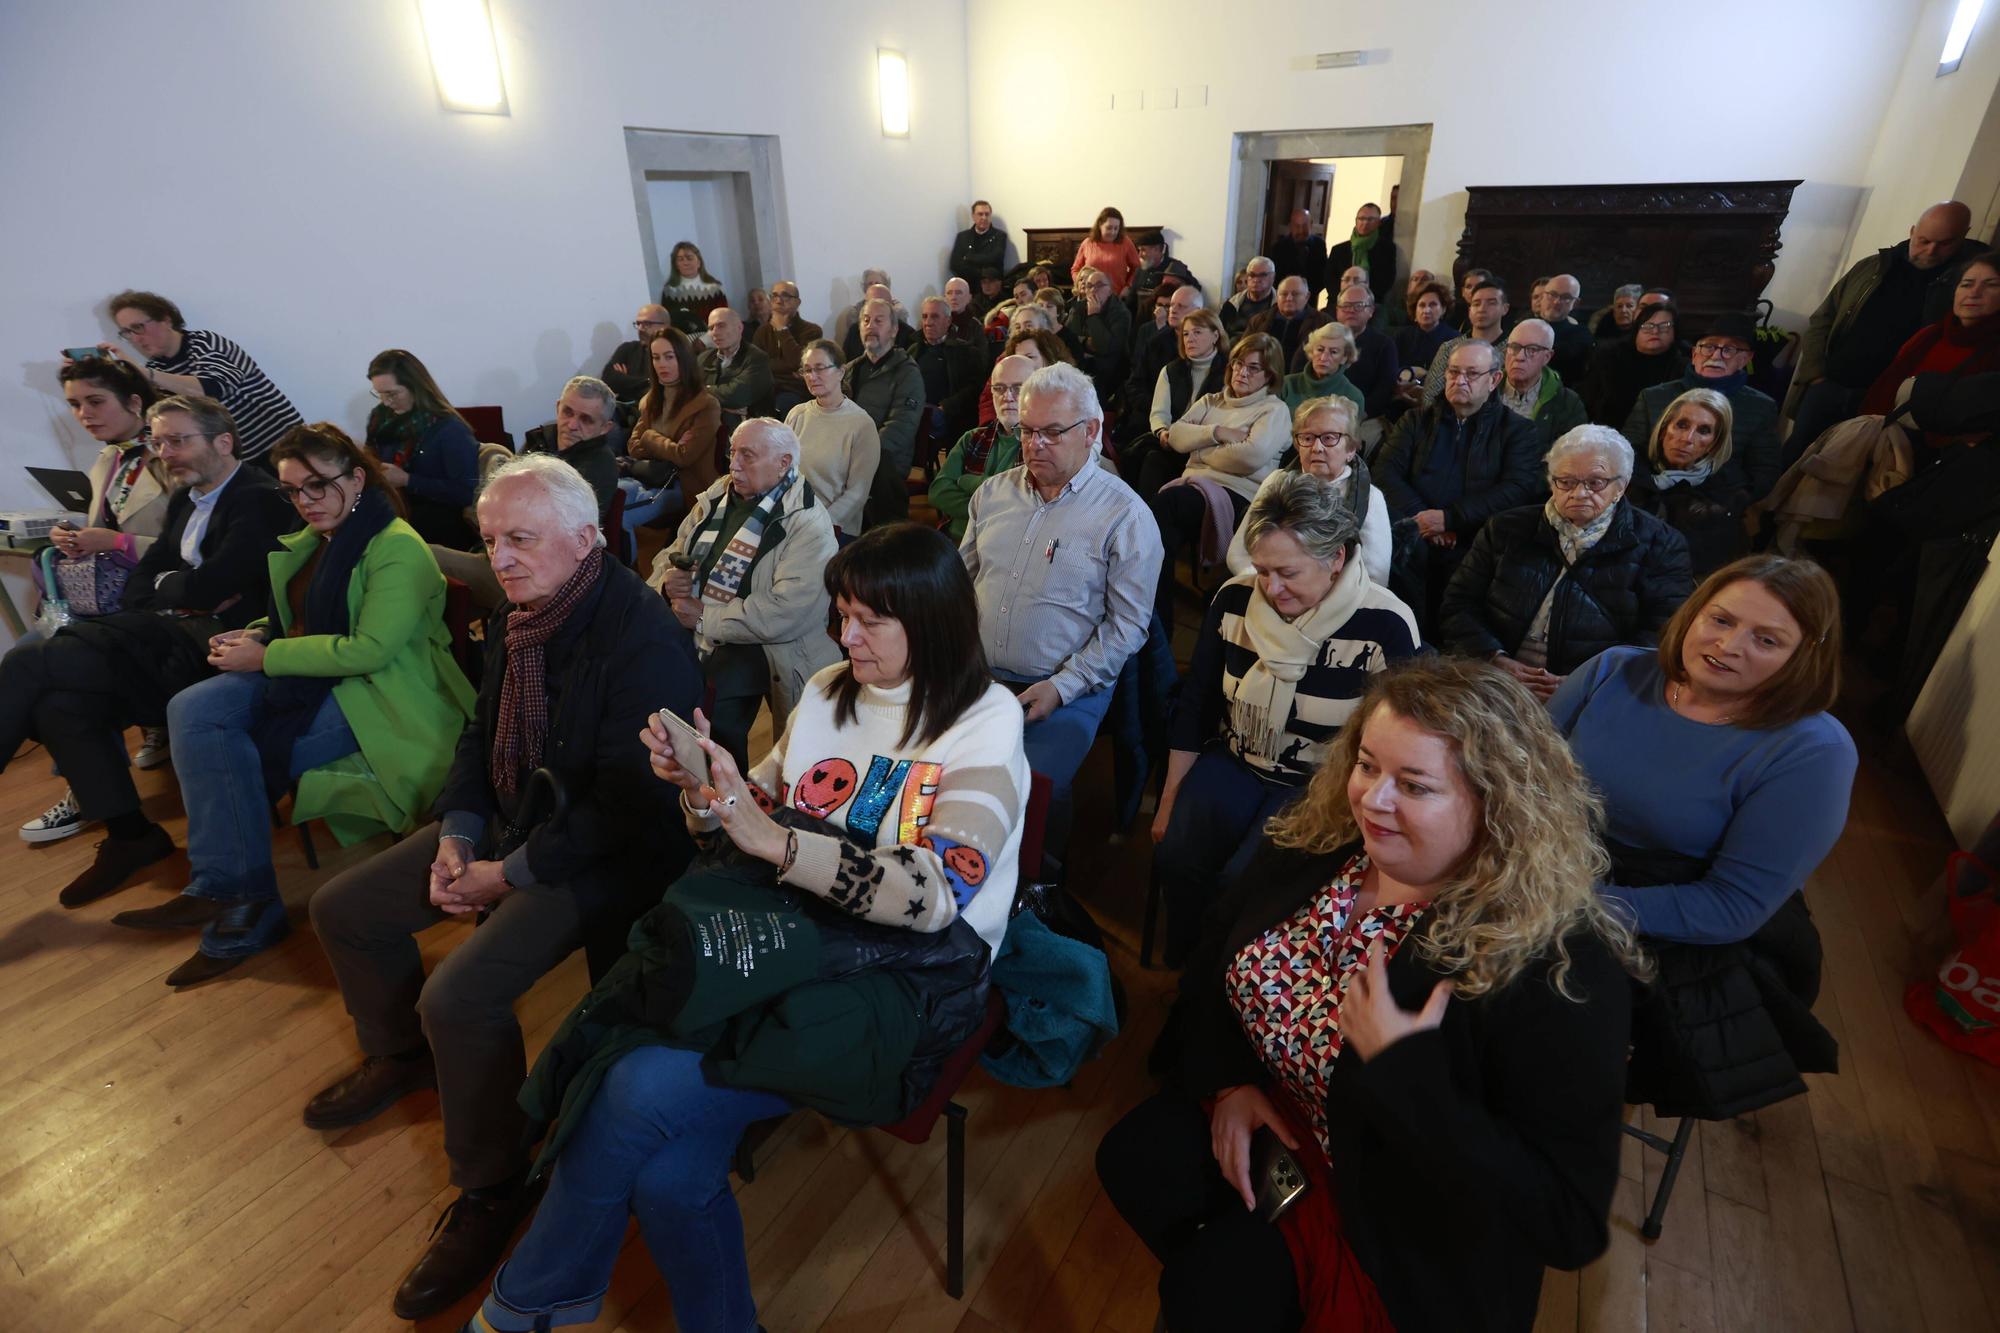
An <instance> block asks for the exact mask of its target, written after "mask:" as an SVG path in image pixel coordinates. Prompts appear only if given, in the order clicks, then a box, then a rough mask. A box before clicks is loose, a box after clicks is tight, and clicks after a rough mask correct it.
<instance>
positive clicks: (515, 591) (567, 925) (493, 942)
mask: <svg viewBox="0 0 2000 1333" xmlns="http://www.w3.org/2000/svg"><path fill="white" fill-rule="evenodd" d="M478 512H479V532H480V537H481V538H482V540H484V542H485V543H486V548H487V550H488V551H489V552H490V553H491V555H492V559H493V570H494V573H495V575H496V576H497V577H498V579H499V582H500V586H501V588H502V589H503V590H504V592H505V594H506V597H507V603H506V605H504V606H502V607H501V609H500V611H499V612H498V613H497V614H496V615H495V616H494V618H493V620H492V621H491V623H490V624H489V625H488V626H487V631H486V668H485V671H484V672H483V674H482V683H481V685H480V690H479V701H478V705H477V707H476V709H475V711H474V715H473V720H472V721H471V722H469V723H467V724H466V728H465V732H464V734H463V735H462V736H461V737H460V739H459V742H458V752H457V755H456V757H455V758H454V759H453V760H452V765H451V774H450V776H449V777H448V778H447V779H446V781H445V785H444V790H443V792H442V793H441V794H440V795H439V796H438V799H437V804H436V805H435V807H434V809H435V811H436V813H437V816H438V817H437V819H436V820H435V821H433V822H432V823H430V824H429V825H427V826H425V827H423V828H420V829H418V830H417V831H415V832H414V833H412V834H410V835H409V836H408V837H407V838H405V839H403V840H402V841H401V842H399V843H397V844H396V845H395V846H393V847H390V848H389V849H387V850H386V851H383V852H379V853H377V854H376V855H375V856H373V857H370V858H369V859H368V860H366V861H363V862H362V863H361V864H359V865H357V866H354V867H352V868H351V869H348V870H345V871H342V872H341V873H340V874H338V875H336V876H334V877H333V878H332V879H331V880H328V881H327V882H326V883H325V884H323V885H321V886H320V888H319V890H318V892H316V893H315V894H314V895H313V898H312V919H313V928H314V930H315V932H316V933H317V934H318V936H319V940H320V944H321V946H322V947H323V948H324V949H325V950H326V953H327V957H328V958H329V959H330V960H331V961H332V963H333V973H334V978H335V979H336V980H337V981H338V982H339V984H340V991H341V998H342V999H343V1000H344V1001H345V1003H346V1005H347V1012H348V1013H349V1014H350V1015H351V1016H352V1017H353V1019H354V1028H355V1035H356V1037H357V1039H358V1040H359V1042H360V1046H361V1053H362V1057H363V1058H362V1061H361V1063H360V1065H359V1067H357V1068H355V1069H353V1070H351V1071H350V1072H349V1073H347V1074H346V1075H345V1076H343V1077H342V1078H341V1079H339V1080H338V1081H337V1082H335V1083H333V1084H331V1085H329V1086H328V1087H326V1088H324V1089H322V1090H321V1091H320V1092H319V1093H317V1094H316V1095H315V1096H314V1097H313V1098H312V1099H311V1100H310V1101H309V1102H307V1103H306V1108H305V1122H306V1124H307V1125H308V1126H309V1127H311V1128H313V1129H321V1130H338V1129H344V1128H346V1127H348V1126H351V1125H358V1124H361V1123H362V1122H363V1121H366V1120H370V1119H373V1118H374V1117H375V1116H377V1115H379V1114H381V1113H382V1112H383V1111H386V1110H388V1109H389V1107H391V1106H392V1105H394V1104H395V1103H396V1102H397V1101H398V1100H400V1099H401V1098H402V1097H404V1096H405V1095H407V1094H409V1093H412V1092H416V1091H418V1090H420V1089H425V1088H432V1087H435V1088H436V1089H437V1093H438V1102H439V1105H440V1108H441V1109H442V1111H443V1115H444V1151H445V1156H446V1157H448V1158H449V1159H450V1162H451V1181H452V1183H453V1184H454V1185H456V1186H457V1187H458V1188H459V1189H460V1190H461V1191H462V1193H461V1194H460V1195H459V1197H458V1199H457V1200H456V1201H455V1202H454V1203H453V1204H452V1205H451V1207H450V1208H448V1209H447V1210H446V1211H445V1215H444V1219H443V1221H442V1223H441V1225H440V1227H439V1228H438V1229H437V1230H436V1232H435V1233H434V1235H433V1237H432V1239H431V1241H430V1244H429V1247H428V1249H427V1250H426V1251H425V1253H424V1255H423V1257H422V1258H421V1259H420V1260H418V1262H417V1264H416V1266H415V1267H414V1268H412V1269H411V1270H410V1272H409V1274H408V1276H406V1277H405V1278H404V1279H403V1282H402V1285H401V1287H400V1288H399V1289H398V1290H397V1292H396V1298H395V1310H396V1314H397V1315H398V1316H399V1317H401V1318H404V1319H423V1318H427V1317H429V1316H431V1315H435V1314H438V1313H440V1312H442V1311H443V1310H445V1309H446V1308H447V1307H449V1306H450V1305H452V1304H453V1303H454V1302H456V1301H457V1300H458V1299H459V1298H460V1297H462V1296H463V1295H465V1293H467V1292H468V1291H471V1290H472V1289H473V1288H474V1287H475V1286H477V1285H478V1284H479V1283H480V1282H482V1281H484V1280H485V1278H486V1275H487V1274H488V1273H489V1272H491V1271H492V1268H493V1266H494V1264H495V1263H497V1262H498V1261H499V1258H500V1252H501V1250H502V1249H503V1248H504V1247H505V1246H506V1243H507V1240H508V1238H509V1237H510V1236H512V1235H513V1233H514V1229H515V1227H516V1226H517V1225H518V1224H519V1223H520V1221H521V1219H522V1217H524V1216H525V1215H526V1213H527V1212H528V1210H529V1209H530V1208H531V1207H532V1206H533V1203H534V1195H533V1193H532V1192H531V1191H530V1190H528V1189H527V1188H526V1182H527V1173H528V1164H529V1163H528V1157H527V1153H526V1149H525V1146H524V1144H523V1142H522V1137H523V1131H524V1129H525V1119H524V1116H523V1114H522V1111H521V1108H520V1106H519V1104H518V1103H517V1102H516V1101H515V1099H514V1095H515V1093H516V1092H518V1091H519V1090H520V1086H521V1081H522V1078H523V1077H524V1076H525V1073H526V1069H525V1053H524V1051H523V1048H522V1039H521V1026H520V1023H519V1022H518V1021H517V1020H516V1019H515V1017H514V1002H515V1001H516V1000H518V999H519V998H520V997H521V996H522V995H523V994H524V993H525V992H526V991H527V990H528V988H529V987H530V986H532V985H534V983H535V982H536V981H537V980H538V979H539V978H540V977H541V976H542V975H543V974H544V973H546V972H548V971H549V970H550V969H552V968H553V967H555V966H556V964H558V963H560V962H562V960H563V959H564V958H566V957H568V956H569V954H570V953H571V952H572V951H573V950H575V949H577V948H578V947H583V948H584V949H585V950H586V953H587V956H588V957H589V959H590V963H591V971H592V973H593V975H596V974H599V973H601V972H603V971H604V970H605V969H607V968H608V967H609V966H610V964H611V963H612V962H614V961H616V959H617V958H618V957H619V955H620V954H622V953H623V952H624V947H625V935H626V932H627V931H628V930H629V929H630V927H631V923H632V922H633V921H634V920H635V919H636V918H637V917H638V916H639V914H640V913H642V912H643V911H645V910H646V908H648V907H650V906H651V905H652V903H653V901H655V900H657V898H658V896H659V886H660V885H661V884H662V883H665V882H668V881H670V880H671V879H672V878H673V877H674V876H675V875H676V874H678V873H679V870H680V867H681V866H682V865H683V864H684V863H685V862H686V861H687V859H688V857H689V856H690V854H691V853H692V850H693V849H692V846H691V844H690V843H689V841H688V838H687V835H686V833H685V831H684V821H683V820H682V819H681V818H679V815H678V812H677V811H676V810H675V808H674V802H673V789H672V788H670V787H666V786H664V784H662V783H659V782H655V781H653V780H651V778H650V777H649V776H648V775H649V773H650V769H649V767H648V760H647V753H646V748H645V747H644V746H643V745H640V744H639V743H638V735H639V732H640V731H641V730H642V729H643V728H644V727H645V726H646V725H647V718H648V717H649V715H650V714H652V713H653V712H654V711H655V710H657V709H660V708H671V709H673V710H674V711H676V712H678V713H680V714H682V715H683V716H692V715H693V711H694V709H695V707H696V705H697V704H698V703H699V702H700V699H701V673H700V671H699V669H698V668H697V667H696V665H695V659H694V651H693V647H692V645H691V644H690V643H689V641H688V635H687V631H686V630H685V629H683V628H682V627H681V626H680V625H678V624H676V623H675V621H674V617H673V615H672V613H671V611H670V610H669V608H668V606H667V604H666V603H665V602H663V601H661V600H660V598H659V597H657V596H655V595H654V594H653V593H652V592H651V591H650V590H648V589H647V587H646V585H645V584H644V583H643V582H642V581H641V580H640V579H639V576H638V575H636V574H634V573H632V572H631V571H630V570H628V569H626V568H625V567H624V566H623V565H620V564H619V563H618V562H617V561H616V560H612V559H609V558H607V556H606V553H605V549H604V538H603V535H602V534H601V533H600V532H599V531H598V527H597V499H596V497H595V496H594V495H592V494H591V491H590V487H589V486H588V485H586V484H585V482H584V480H583V478H582V477H580V476H578V475H577V473H576V472H575V471H574V470H573V469H571V468H570V467H569V466H568V465H567V464H565V463H563V462H562V461H561V460H559V459H557V458H553V457H550V456H549V455H546V454H530V455H524V456H522V457H520V458H517V459H514V460H513V461H511V462H509V463H507V464H505V465H504V466H502V467H501V468H500V469H499V470H498V471H497V472H495V473H494V475H493V476H492V478H491V479H490V480H489V481H488V482H487V483H486V487H485V490H484V491H483V492H482V493H481V494H480V497H479V505H478ZM541 769H546V770H548V772H549V773H550V774H551V775H553V777H554V779H555V782H556V784H557V786H558V787H559V789H560V792H561V796H562V798H563V804H562V810H563V813H562V816H561V817H560V818H559V819H550V818H548V817H547V816H548V815H549V814H550V813H551V812H550V811H549V810H548V809H547V808H546V807H545V806H544V805H543V804H542V802H541V800H540V797H539V796H538V791H539V789H540V788H541V784H540V783H539V782H536V781H531V775H533V774H536V773H537V771H538V770H541ZM481 912H483V913H485V914H486V915H485V919H484V921H483V923H482V924H481V925H480V928H479V929H478V930H474V931H467V932H465V933H464V934H463V935H461V936H460V937H459V939H458V941H457V943H456V945H455V946H454V947H453V948H452V950H451V952H450V953H449V954H448V955H447V956H446V957H445V959H444V960H443V961H442V962H441V963H439V964H438V966H437V968H436V970H435V971H434V972H432V974H431V975H430V976H429V977H428V978H426V977H425V975H424V964H423V958H422V955H421V954H420V952H419V951H418V948H417V942H416V940H415V938H414V937H415V936H416V935H417V934H418V933H420V932H422V931H424V930H426V929H428V928H429V927H431V926H433V925H435V924H437V923H438V922H441V921H447V920H451V919H453V918H459V919H470V918H471V917H473V916H474V915H475V914H477V913H481Z"/></svg>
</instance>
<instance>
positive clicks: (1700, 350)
mask: <svg viewBox="0 0 2000 1333" xmlns="http://www.w3.org/2000/svg"><path fill="white" fill-rule="evenodd" d="M1694 352H1695V355H1696V356H1748V355H1750V349H1749V348H1747V347H1741V346H1738V345H1737V344H1735V343H1712V342H1698V343H1696V344H1695V345H1694Z"/></svg>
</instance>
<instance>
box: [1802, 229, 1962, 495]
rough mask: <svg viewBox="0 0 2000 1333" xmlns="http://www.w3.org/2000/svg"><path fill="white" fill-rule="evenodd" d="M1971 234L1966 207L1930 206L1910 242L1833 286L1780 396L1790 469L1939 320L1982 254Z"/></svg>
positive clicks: (1853, 409)
mask: <svg viewBox="0 0 2000 1333" xmlns="http://www.w3.org/2000/svg"><path fill="white" fill-rule="evenodd" d="M1971 229H1972V210H1971V209H1969V208H1967V207H1966V206H1965V205H1964V204H1962V203H1959V202H1958V201H1957V200H1955V199H1954V200H1952V201H1950V202H1948V203H1942V204H1933V205H1931V207H1929V208H1927V209H1925V210H1924V211H1923V214H1922V215H1921V216H1920V217H1918V218H1917V221H1916V225H1914V226H1912V227H1911V228H1910V235H1909V238H1908V239H1907V240H1902V241H1898V242H1896V244H1894V245H1892V246H1889V247H1887V248H1886V249H1883V250H1878V251H1877V252H1875V253H1874V254H1872V255H1870V256H1869V257H1868V258H1866V259H1863V260H1862V261H1860V262H1859V263H1857V264H1856V265H1855V266H1854V267H1853V268H1851V269H1849V270H1847V272H1846V274H1844V275H1843V276H1842V277H1841V279H1840V281H1839V282H1836V283H1835V284H1834V285H1833V290H1832V291H1830V292H1828V293H1827V295H1826V299H1825V300H1824V301H1822V302H1820V305H1819V309H1817V310H1815V311H1813V314H1812V319H1811V321H1810V322H1809V323H1808V324H1807V325H1806V333H1805V337H1804V338H1803V339H1801V340H1800V343H1799V364H1798V371H1797V373H1796V374H1794V375H1793V377H1792V388H1791V392H1790V393H1789V394H1787V395H1786V396H1785V409H1784V413H1785V415H1786V416H1788V417H1790V418H1791V419H1792V434H1791V438H1790V439H1788V440H1787V441H1786V443H1785V462H1786V463H1787V464H1788V465H1789V464H1790V463H1791V461H1792V460H1793V459H1794V458H1796V457H1797V456H1798V455H1799V454H1800V453H1801V452H1803V451H1804V449H1805V447H1806V446H1807V445H1808V444H1810V443H1812V441H1813V440H1815V439H1817V438H1818V437H1819V435H1820V434H1821V432H1823V431H1825V430H1826V429H1827V428H1828V427H1829V426H1833V425H1837V424H1838V423H1840V422H1842V421H1845V420H1847V418H1849V417H1851V416H1853V415H1854V414H1855V413H1856V412H1857V411H1859V410H1860V407H1861V397H1862V394H1863V393H1865V392H1866V391H1867V388H1868V386H1869V384H1870V383H1872V382H1873V381H1874V379H1875V377H1876V376H1877V375H1880V374H1881V373H1882V372H1883V371H1884V370H1886V369H1888V367H1889V363H1890V362H1891V361H1892V360H1894V359H1895V356H1896V350H1897V349H1898V348H1900V347H1901V346H1902V345H1903V343H1904V342H1905V341H1907V340H1908V339H1909V336H1910V335H1911V334H1913V333H1915V332H1916V331H1917V330H1918V329H1919V328H1921V327H1923V326H1924V325H1925V324H1931V323H1935V322H1937V321H1938V320H1940V319H1943V318H1944V316H1945V314H1946V313H1947V312H1948V311H1949V309H1950V302H1951V289H1952V287H1953V286H1955V285H1956V284H1957V281H1958V274H1959V271H1960V269H1961V268H1962V267H1963V266H1964V264H1965V263H1966V261H1968V260H1970V259H1971V258H1972V257H1973V256H1975V255H1977V254H1979V253H1980V252H1981V251H1983V250H1985V249H1986V247H1985V246H1984V245H1983V244H1981V243H1980V242H1978V241H1970V240H1967V239H1966V233H1967V232H1968V231H1970V230H1971Z"/></svg>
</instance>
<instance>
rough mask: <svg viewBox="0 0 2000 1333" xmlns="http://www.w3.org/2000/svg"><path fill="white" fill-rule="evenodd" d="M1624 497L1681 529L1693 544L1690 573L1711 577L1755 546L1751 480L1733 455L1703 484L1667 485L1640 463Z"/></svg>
mask: <svg viewBox="0 0 2000 1333" xmlns="http://www.w3.org/2000/svg"><path fill="white" fill-rule="evenodd" d="M1625 498H1626V499H1627V500H1628V501H1630V502H1631V504H1632V506H1633V507H1634V508H1635V509H1642V510H1644V511H1645V512H1647V513H1649V514H1651V515H1652V516H1653V517H1655V518H1657V519H1659V520H1661V521H1662V522H1664V523H1665V524H1666V525H1667V526H1668V527H1670V528H1672V529H1673V530H1674V531H1676V532H1678V533H1680V535H1681V537H1682V538H1683V539H1685V540H1686V542H1687V546H1688V560H1689V563H1690V565H1691V569H1690V571H1689V572H1690V573H1692V574H1693V575H1694V577H1695V578H1696V579H1702V578H1706V577H1707V576H1708V575H1710V574H1712V573H1714V572H1715V571H1716V570H1718V569H1720V568H1722V567H1723V566H1724V565H1726V564H1728V563H1729V562H1730V561H1732V560H1734V559H1736V557H1738V556H1740V555H1742V554H1744V553H1745V552H1746V551H1748V550H1749V548H1750V539H1749V537H1748V536H1747V535H1746V534H1745V533H1744V531H1743V511H1744V510H1746V509H1748V508H1749V507H1750V483H1749V480H1748V478H1746V477H1745V476H1744V474H1743V469H1742V468H1741V467H1740V466H1738V464H1737V461H1736V459H1735V457H1734V456H1732V457H1731V458H1730V460H1729V461H1728V462H1727V463H1724V464H1723V465H1722V466H1721V467H1719V468H1717V469H1716V470H1715V471H1714V472H1713V473H1711V474H1710V475H1709V477H1708V479H1707V480H1706V481H1703V482H1702V483H1701V484H1700V485H1695V484H1694V483H1692V482H1686V481H1682V482H1676V483H1674V484H1672V485H1666V484H1664V483H1662V482H1661V481H1660V479H1659V478H1658V477H1657V476H1655V475H1654V474H1653V473H1651V472H1648V471H1647V470H1646V469H1645V468H1644V467H1641V468H1640V469H1639V470H1638V471H1637V472H1635V473H1634V474H1633V476H1632V487H1631V489H1630V490H1628V491H1626V492H1625Z"/></svg>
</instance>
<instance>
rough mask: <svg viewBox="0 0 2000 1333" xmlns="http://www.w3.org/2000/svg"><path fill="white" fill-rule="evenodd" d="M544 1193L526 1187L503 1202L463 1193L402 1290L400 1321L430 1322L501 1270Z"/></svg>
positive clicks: (441, 1220) (440, 1223)
mask: <svg viewBox="0 0 2000 1333" xmlns="http://www.w3.org/2000/svg"><path fill="white" fill-rule="evenodd" d="M541 1197H542V1192H541V1189H540V1188H539V1187H537V1186H526V1185H524V1186H522V1187H521V1188H520V1189H517V1190H515V1191H514V1192H513V1193H511V1194H508V1195H506V1196H504V1197H502V1198H491V1197H482V1196H480V1195H477V1194H469V1193H468V1194H460V1195H459V1196H458V1197H457V1198H456V1199H453V1200H452V1201H451V1205H450V1206H449V1207H447V1208H446V1209H445V1210H444V1216H442V1217H440V1218H438V1220H437V1225H436V1226H435V1227H432V1228H431V1247H430V1248H429V1249H428V1250H425V1251H424V1257H423V1258H421V1259H419V1260H417V1262H416V1266H415V1267H414V1268H412V1269H410V1271H409V1274H408V1276H406V1277H405V1278H404V1279H403V1285H402V1286H400V1287H397V1288H396V1302H395V1310H396V1317H397V1318H398V1319H409V1320H417V1319H428V1318H430V1317H431V1316H432V1315H434V1314H441V1313H442V1312H444V1311H446V1310H449V1309H450V1308H451V1307H452V1306H454V1305H456V1304H458V1302H459V1301H461V1300H463V1299H464V1298H465V1297H466V1296H468V1295H470V1294H471V1293H472V1292H473V1291H474V1290H476V1289H477V1288H478V1287H480V1286H481V1285H482V1284H484V1283H485V1281H486V1279H487V1278H488V1277H489V1276H491V1275H492V1272H493V1270H494V1269H495V1268H496V1267H498V1266H499V1263H500V1255H501V1253H502V1251H504V1250H505V1249H506V1248H507V1242H508V1241H509V1240H510V1239H512V1238H513V1235H514V1231H515V1229H516V1228H517V1227H519V1226H520V1225H521V1223H522V1221H524V1220H525V1219H526V1218H527V1216H528V1214H530V1213H532V1212H534V1211H535V1205H536V1204H537V1203H538V1202H540V1201H541Z"/></svg>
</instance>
